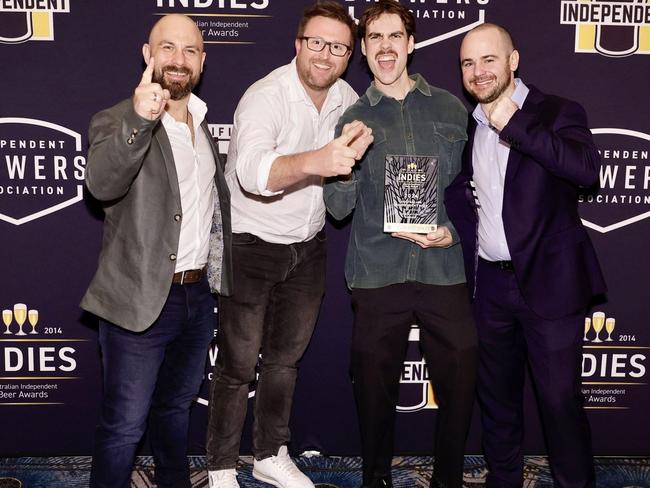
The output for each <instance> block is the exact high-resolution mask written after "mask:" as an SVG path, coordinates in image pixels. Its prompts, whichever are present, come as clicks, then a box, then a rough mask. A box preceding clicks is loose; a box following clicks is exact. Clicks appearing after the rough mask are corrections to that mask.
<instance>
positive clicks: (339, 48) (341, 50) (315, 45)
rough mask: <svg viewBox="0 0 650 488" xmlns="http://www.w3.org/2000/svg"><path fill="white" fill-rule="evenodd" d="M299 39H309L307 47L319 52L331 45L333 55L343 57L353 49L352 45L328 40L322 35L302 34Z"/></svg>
mask: <svg viewBox="0 0 650 488" xmlns="http://www.w3.org/2000/svg"><path fill="white" fill-rule="evenodd" d="M298 39H301V40H304V41H307V48H308V49H309V50H310V51H316V52H318V53H319V52H321V51H322V50H323V49H325V46H329V48H330V53H331V54H332V56H338V57H342V56H345V55H346V54H347V53H348V51H350V50H351V48H350V46H348V45H346V44H343V43H342V42H327V41H326V40H325V39H323V38H322V37H307V36H302V37H299V38H298Z"/></svg>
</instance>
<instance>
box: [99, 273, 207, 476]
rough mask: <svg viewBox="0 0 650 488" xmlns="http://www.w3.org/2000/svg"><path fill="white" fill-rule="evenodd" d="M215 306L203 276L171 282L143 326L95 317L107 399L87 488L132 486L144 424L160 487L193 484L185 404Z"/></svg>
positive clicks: (194, 389) (198, 374)
mask: <svg viewBox="0 0 650 488" xmlns="http://www.w3.org/2000/svg"><path fill="white" fill-rule="evenodd" d="M214 306H215V300H214V297H213V296H212V295H211V294H210V288H209V285H208V283H207V279H203V280H202V281H201V282H199V283H194V284H184V285H172V287H171V290H170V292H169V296H168V297H167V301H166V302H165V305H164V306H163V309H162V311H161V313H160V316H159V317H158V319H157V320H156V321H155V322H154V323H153V325H152V326H151V327H150V328H148V329H147V330H146V331H144V332H142V333H133V332H130V331H127V330H125V329H122V328H120V327H117V326H116V325H113V324H111V323H109V322H105V321H103V320H100V321H99V343H100V346H101V353H102V365H103V379H104V400H103V404H102V409H101V416H100V421H99V425H98V426H97V430H96V432H95V438H94V443H93V463H92V471H91V479H90V486H91V487H93V488H122V487H128V486H129V485H130V481H129V480H130V478H131V470H132V467H133V461H134V458H135V453H136V449H137V446H138V443H139V442H140V440H141V438H142V436H143V434H144V432H145V430H147V429H148V436H149V440H150V444H151V449H152V451H153V456H154V461H155V465H156V475H155V478H156V483H157V484H158V486H159V487H160V488H165V487H169V488H171V487H173V488H181V487H182V488H185V487H188V488H189V487H190V486H191V485H190V480H189V466H188V463H187V444H188V440H187V438H188V430H189V415H190V406H191V405H192V400H193V399H194V397H195V396H196V395H197V393H198V391H199V388H200V386H201V382H202V379H203V372H204V367H205V360H206V355H207V354H206V353H207V350H208V346H209V344H210V340H211V339H212V337H213V335H214V329H215V325H216V322H215V316H214ZM147 423H148V425H147Z"/></svg>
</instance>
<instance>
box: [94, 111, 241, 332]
mask: <svg viewBox="0 0 650 488" xmlns="http://www.w3.org/2000/svg"><path fill="white" fill-rule="evenodd" d="M201 128H202V129H203V130H204V131H205V132H206V135H207V136H208V139H209V140H210V142H211V144H212V151H213V153H214V158H215V161H216V162H217V165H216V166H217V167H216V172H215V178H214V182H215V186H214V188H216V191H217V193H218V195H219V198H218V203H219V207H218V208H215V211H220V213H221V220H222V232H215V231H218V230H219V229H218V228H217V226H216V225H215V223H214V222H213V228H212V229H211V234H210V257H209V258H208V280H209V281H210V288H211V290H212V291H213V292H216V293H219V294H222V295H229V294H230V292H231V290H232V274H231V269H232V264H231V236H232V234H231V225H230V192H229V191H228V187H227V186H226V182H225V179H224V175H223V166H224V161H223V156H221V155H220V154H219V153H218V151H217V148H216V147H215V145H214V144H213V143H212V137H211V135H210V133H209V131H208V127H207V123H206V122H205V121H204V122H203V124H202V125H201ZM89 140H90V149H89V150H88V163H87V167H86V187H87V188H88V190H89V191H90V193H91V194H92V195H93V196H94V197H95V198H97V199H98V200H100V201H102V203H103V207H104V212H105V219H104V237H103V241H102V250H101V253H100V255H99V264H98V268H97V272H96V273H95V276H94V277H93V279H92V281H91V283H90V286H89V288H88V290H87V291H86V294H85V295H84V297H83V299H82V301H81V308H83V309H84V310H87V311H88V312H91V313H93V314H95V315H97V316H99V317H102V318H103V319H105V320H107V321H109V322H112V323H114V324H116V325H118V326H120V327H123V328H125V329H128V330H131V331H134V332H141V331H144V330H146V329H147V328H148V327H150V326H151V324H152V323H153V322H154V321H155V320H156V318H157V317H158V315H159V314H160V311H161V310H162V307H163V305H164V303H165V300H166V299H167V295H168V294H169V290H170V288H171V284H172V277H173V275H174V271H175V260H176V254H177V252H178V241H179V237H180V228H181V226H180V224H181V219H182V218H183V212H182V209H181V199H180V193H179V188H178V177H177V175H176V166H175V164H174V158H173V155H172V149H171V145H170V143H169V139H168V138H167V134H166V132H165V129H164V127H163V125H162V123H159V121H153V122H152V121H149V120H146V119H143V118H142V117H140V116H139V115H138V114H136V113H135V112H134V110H133V105H132V101H131V99H127V100H124V101H122V102H120V103H118V104H117V105H115V106H113V107H111V108H109V109H106V110H103V111H101V112H99V113H97V114H96V115H95V116H94V117H93V118H92V120H91V122H90V129H89ZM215 207H216V205H215ZM221 234H222V235H223V241H222V239H221V237H220V235H221ZM222 244H223V248H222V247H221V246H222ZM221 251H223V253H222V252H221ZM221 255H222V256H223V258H222V259H218V257H220V256H221ZM215 256H217V259H215Z"/></svg>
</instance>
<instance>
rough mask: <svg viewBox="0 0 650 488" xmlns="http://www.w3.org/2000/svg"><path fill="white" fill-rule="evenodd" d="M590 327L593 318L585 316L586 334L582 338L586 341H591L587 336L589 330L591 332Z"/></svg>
mask: <svg viewBox="0 0 650 488" xmlns="http://www.w3.org/2000/svg"><path fill="white" fill-rule="evenodd" d="M589 329H591V319H590V318H589V317H585V334H584V336H582V340H583V341H585V342H589V338H588V337H587V332H589Z"/></svg>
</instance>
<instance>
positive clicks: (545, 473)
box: [0, 456, 650, 488]
mask: <svg viewBox="0 0 650 488" xmlns="http://www.w3.org/2000/svg"><path fill="white" fill-rule="evenodd" d="M296 464H298V465H299V466H300V467H301V468H302V469H303V471H305V473H307V475H308V476H309V477H310V478H311V479H312V480H313V481H314V483H315V484H316V487H317V488H358V487H359V485H360V480H361V473H360V468H361V460H360V459H359V458H355V457H345V458H342V457H325V456H314V457H299V458H296ZM190 466H191V468H192V486H193V487H194V488H200V487H202V488H206V487H207V486H208V481H207V475H206V471H205V458H203V457H200V456H193V457H191V458H190ZM238 471H239V476H238V481H239V484H240V485H241V486H242V488H270V486H271V485H267V484H265V483H261V482H259V481H256V480H255V479H254V478H253V476H252V474H251V471H252V458H250V457H242V458H240V462H239V469H238ZM485 472H486V468H485V463H484V461H483V458H482V457H481V456H467V457H466V458H465V483H464V485H465V487H466V488H481V487H483V486H484V483H485ZM89 474H90V458H89V457H86V456H84V457H55V458H0V488H77V487H79V488H80V487H87V486H88V477H89ZM393 477H394V479H393V484H394V486H395V488H419V487H428V486H429V479H430V477H431V458H430V457H423V456H407V457H396V458H395V459H394V461H393ZM596 480H597V483H596V485H597V487H598V488H650V458H646V457H644V458H618V457H610V458H596ZM552 486H553V484H552V481H551V477H550V472H549V468H548V461H547V459H546V458H545V457H527V458H526V466H525V482H524V488H551V487H552ZM131 487H132V488H150V487H155V484H154V483H153V461H152V459H151V458H150V457H139V458H138V460H137V466H136V470H135V471H134V472H133V477H132V480H131Z"/></svg>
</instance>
